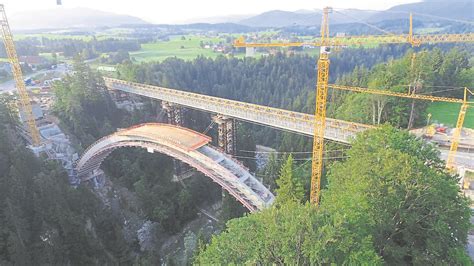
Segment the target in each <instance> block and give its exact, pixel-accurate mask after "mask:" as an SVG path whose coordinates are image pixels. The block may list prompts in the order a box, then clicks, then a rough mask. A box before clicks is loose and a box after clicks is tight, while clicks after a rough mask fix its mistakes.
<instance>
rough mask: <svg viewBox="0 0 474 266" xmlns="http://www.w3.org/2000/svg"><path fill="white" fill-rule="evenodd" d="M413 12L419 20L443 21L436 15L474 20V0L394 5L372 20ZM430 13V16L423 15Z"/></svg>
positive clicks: (387, 18) (437, 0) (391, 18)
mask: <svg viewBox="0 0 474 266" xmlns="http://www.w3.org/2000/svg"><path fill="white" fill-rule="evenodd" d="M409 12H413V13H414V16H415V17H416V19H417V20H422V21H443V20H440V19H439V18H436V17H443V18H449V19H456V20H474V2H473V1H471V0H454V1H439V0H432V1H429V0H428V1H423V2H419V3H412V4H404V5H398V6H394V7H392V8H390V9H388V10H387V12H382V13H378V14H375V15H373V16H372V17H370V18H369V20H368V21H370V22H377V21H382V20H394V19H406V18H407V13H409ZM421 14H429V15H430V16H421Z"/></svg>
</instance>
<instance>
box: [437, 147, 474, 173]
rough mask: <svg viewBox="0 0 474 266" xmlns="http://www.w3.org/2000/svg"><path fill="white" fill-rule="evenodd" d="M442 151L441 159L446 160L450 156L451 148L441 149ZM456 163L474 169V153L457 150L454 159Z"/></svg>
mask: <svg viewBox="0 0 474 266" xmlns="http://www.w3.org/2000/svg"><path fill="white" fill-rule="evenodd" d="M440 152H441V156H440V157H441V159H443V160H446V159H447V158H448V153H449V150H440ZM454 163H455V164H456V165H462V166H464V167H466V168H469V169H474V153H472V152H471V153H468V152H462V151H457V152H456V159H455V161H454Z"/></svg>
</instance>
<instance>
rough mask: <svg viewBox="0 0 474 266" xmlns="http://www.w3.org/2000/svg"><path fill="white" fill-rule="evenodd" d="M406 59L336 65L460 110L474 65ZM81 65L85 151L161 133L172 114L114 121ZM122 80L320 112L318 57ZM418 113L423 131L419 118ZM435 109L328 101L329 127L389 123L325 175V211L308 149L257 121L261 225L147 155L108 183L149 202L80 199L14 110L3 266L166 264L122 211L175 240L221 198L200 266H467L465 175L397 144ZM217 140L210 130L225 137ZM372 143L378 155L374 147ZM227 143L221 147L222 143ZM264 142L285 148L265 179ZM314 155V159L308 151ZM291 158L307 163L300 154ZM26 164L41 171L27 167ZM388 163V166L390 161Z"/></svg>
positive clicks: (247, 129) (225, 64) (180, 69)
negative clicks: (114, 138)
mask: <svg viewBox="0 0 474 266" xmlns="http://www.w3.org/2000/svg"><path fill="white" fill-rule="evenodd" d="M412 54H413V50H412V49H410V48H409V47H406V46H387V47H379V48H373V49H355V50H351V51H344V50H343V51H341V52H339V53H336V54H334V55H333V58H332V62H331V82H332V83H337V84H346V85H353V86H361V87H369V88H374V89H384V90H393V91H402V90H404V89H407V87H406V86H407V85H409V84H412V83H413V82H414V81H416V82H417V84H421V85H420V86H418V88H419V89H420V91H422V92H424V93H435V94H436V95H438V96H449V97H459V96H460V94H459V93H460V90H449V91H439V92H438V91H437V90H438V89H437V88H438V87H437V86H452V87H462V86H472V85H473V74H474V73H473V70H472V68H471V64H470V62H469V51H468V50H466V49H464V48H453V49H451V47H444V48H443V49H431V48H430V49H426V50H420V51H417V57H416V60H415V61H414V62H415V63H414V64H412V61H413V60H412ZM84 59H85V58H80V57H77V58H76V59H75V63H74V70H75V72H74V73H73V74H71V75H69V76H67V77H66V78H64V79H63V80H62V81H61V82H57V83H55V85H54V94H55V102H54V105H53V114H54V115H55V116H57V117H58V118H59V120H60V122H61V124H60V127H61V128H62V129H63V130H64V131H65V132H66V133H67V135H68V136H70V138H71V140H72V142H73V143H74V145H75V148H76V149H77V150H78V152H79V153H81V152H82V151H83V150H84V149H85V148H87V147H88V146H89V145H90V144H92V143H93V142H94V141H96V140H97V139H99V138H100V137H102V136H105V135H108V134H110V133H112V132H114V131H116V130H117V129H118V128H125V127H129V126H131V125H135V124H138V123H143V122H152V121H160V119H162V118H160V115H159V114H160V113H161V107H160V105H159V103H157V102H155V101H152V100H149V99H142V101H143V103H144V107H143V109H141V110H138V109H136V110H133V111H132V112H128V111H124V110H121V109H117V107H116V106H115V104H114V102H113V100H112V97H111V95H110V92H109V91H108V90H107V89H106V88H105V84H104V82H103V79H102V78H101V74H100V73H97V72H95V71H93V70H91V69H90V68H89V67H88V66H87V65H86V64H85V63H84V61H83V60H84ZM117 69H118V73H117V77H118V78H121V79H125V80H131V81H137V82H143V83H147V84H153V85H160V86H165V87H171V88H176V89H181V90H185V91H193V92H198V93H203V94H207V95H213V96H219V97H224V98H229V99H236V100H240V101H246V102H252V103H257V104H264V105H269V106H273V107H279V108H284V109H289V110H294V111H299V112H306V113H312V112H313V110H314V109H313V108H314V107H313V106H314V98H315V97H314V87H315V76H316V75H315V74H316V58H315V57H312V56H308V55H285V54H282V53H277V54H275V55H270V56H268V57H260V58H245V59H237V58H227V57H223V56H221V57H218V58H216V59H209V58H204V57H199V58H197V59H195V60H193V61H183V60H180V59H176V58H169V59H166V60H164V61H163V62H154V63H142V64H134V63H132V62H129V61H127V60H125V62H124V63H123V64H120V65H119V66H118V68H117ZM412 106H413V109H414V112H413V113H414V115H413V119H412V120H413V121H412V122H411V123H412V124H411V125H410V117H409V116H410V115H409V114H410V110H409V108H411V107H412ZM426 107H427V105H426V104H422V103H417V104H416V105H411V102H410V101H407V100H400V99H388V98H384V97H374V96H371V95H364V94H351V93H347V92H339V91H331V92H330V99H329V104H328V114H329V116H330V117H336V118H341V119H346V120H350V121H358V122H363V123H368V124H374V125H382V126H381V127H380V128H379V129H376V130H371V131H367V132H365V133H363V134H361V135H360V136H358V137H357V138H356V139H355V140H354V142H353V143H352V147H347V146H342V145H340V144H335V143H331V142H328V143H327V144H326V147H327V150H334V151H339V150H344V151H343V152H342V153H343V156H341V157H337V158H336V159H334V160H329V161H327V162H326V164H325V171H324V175H325V176H324V180H323V187H324V190H323V193H322V201H321V202H322V203H321V206H320V207H319V208H318V209H315V207H314V206H311V205H309V204H308V203H307V200H308V192H309V178H308V177H309V173H310V172H309V171H310V167H309V164H308V162H309V161H308V157H309V155H308V154H307V153H304V152H309V151H310V150H311V139H310V138H307V137H303V136H299V135H295V134H290V133H282V132H279V131H277V130H274V129H269V128H264V127H261V126H257V125H252V124H248V123H244V122H239V123H237V130H238V132H237V136H238V139H237V145H238V150H237V154H236V158H239V157H241V158H239V159H241V160H242V161H243V163H244V164H245V165H246V166H247V167H248V168H249V169H250V170H251V171H252V172H256V174H257V176H259V177H260V178H262V180H263V182H264V183H265V184H266V185H267V186H269V187H270V188H271V190H272V191H274V192H275V194H276V195H277V201H276V204H275V205H274V206H273V207H271V208H269V209H267V210H265V211H262V212H260V213H257V214H244V213H245V210H244V209H243V207H241V206H239V204H238V203H237V202H236V201H235V200H233V199H231V197H229V196H228V194H227V196H226V197H223V198H222V190H221V189H220V187H218V186H217V185H216V184H214V183H212V182H211V181H210V180H209V179H207V178H205V177H204V176H202V175H197V176H196V177H195V178H193V179H191V180H189V183H188V184H187V186H186V187H183V186H181V184H180V183H173V182H171V177H172V175H173V162H172V159H171V158H169V157H166V156H164V155H158V154H149V153H147V152H146V151H142V150H137V149H123V150H120V151H116V152H114V153H113V154H112V155H111V156H110V157H109V158H108V159H107V160H106V161H105V162H104V164H103V170H104V171H105V173H106V174H107V177H108V178H109V179H110V180H111V182H112V183H113V184H114V186H117V187H119V188H120V189H125V190H127V191H128V192H130V193H131V194H132V195H134V197H136V198H137V199H138V200H137V202H138V203H137V204H136V205H128V204H127V202H122V203H121V204H122V205H121V208H122V211H121V212H119V213H117V212H115V211H113V210H111V209H110V208H109V207H107V206H105V205H104V204H103V202H102V201H101V199H100V198H99V197H98V196H97V195H96V194H95V193H94V192H93V191H94V190H93V189H91V188H90V186H88V185H87V184H83V185H81V186H79V187H78V188H72V187H70V186H69V184H68V183H67V176H66V174H65V171H64V170H63V169H61V167H60V166H59V165H57V164H55V163H53V162H47V161H45V160H44V158H35V157H34V156H33V154H32V153H31V152H29V151H28V150H27V149H26V148H23V147H24V145H23V142H22V141H21V139H20V138H19V135H18V133H16V132H15V125H16V124H17V123H18V121H17V119H16V117H17V116H16V114H15V112H14V111H13V108H12V105H11V99H8V98H2V101H1V103H0V120H1V121H0V122H1V123H0V170H1V171H0V182H1V183H0V190H1V193H0V197H1V199H0V220H1V222H0V224H1V226H0V238H1V241H0V264H2V265H3V264H20V265H24V264H34V263H33V262H36V263H39V264H73V265H84V264H93V265H102V264H137V265H140V264H157V263H159V262H160V257H159V256H158V255H157V254H158V251H157V250H148V251H142V250H141V249H140V245H139V241H138V239H136V238H127V237H126V236H125V235H124V220H125V218H124V216H123V215H122V214H123V213H125V212H136V213H139V214H140V215H141V216H142V217H143V218H144V219H146V220H147V221H151V222H153V223H156V224H157V225H158V226H157V228H158V230H157V232H156V236H157V238H159V239H165V238H166V237H169V236H170V235H172V234H174V233H176V232H179V231H180V230H181V229H182V228H183V227H184V226H185V225H186V224H187V223H188V222H189V221H192V220H193V219H195V218H196V216H197V207H198V205H199V204H213V203H215V202H218V201H220V200H223V201H224V203H223V206H222V209H223V210H222V217H221V218H222V225H221V226H222V233H221V234H219V235H216V236H214V237H212V239H200V241H199V243H198V245H197V248H196V251H195V252H194V258H193V259H192V260H189V263H192V262H194V263H197V264H229V263H233V264H297V265H306V264H328V263H336V264H427V263H428V264H429V263H430V262H433V261H438V262H439V263H440V264H469V262H470V260H469V258H468V257H467V254H466V252H465V250H464V246H465V244H466V241H467V232H468V231H469V229H470V222H469V218H470V209H469V207H468V206H469V201H468V200H467V198H465V197H464V196H462V195H461V194H460V193H459V187H458V186H457V177H456V176H452V175H451V174H449V173H447V172H446V171H445V170H444V166H443V163H442V162H441V161H440V159H439V158H438V152H437V151H436V150H435V148H434V147H433V146H431V145H429V144H427V143H425V142H424V141H422V140H419V139H416V138H415V137H413V136H411V135H410V134H409V133H408V132H407V131H405V130H400V129H405V128H408V127H410V126H418V125H420V124H423V123H424V116H425V112H426ZM185 114H186V115H185V120H186V121H185V126H186V127H190V128H192V129H194V130H196V131H199V132H203V131H204V130H205V129H206V128H207V127H208V126H209V124H210V115H209V114H204V113H202V112H198V111H194V110H186V111H185ZM216 134H217V130H216V129H215V128H213V129H211V130H210V131H209V135H210V136H212V137H213V139H216V138H215V136H216ZM367 143H370V145H367ZM214 144H215V143H214ZM256 144H259V145H265V146H269V147H273V148H275V149H276V150H277V151H278V153H277V155H276V156H271V157H270V160H269V162H268V163H267V165H266V166H265V167H264V168H263V169H257V166H256V160H255V149H256ZM299 152H302V153H299ZM291 153H294V154H293V155H291ZM26 162H28V163H26ZM381 162H383V163H381Z"/></svg>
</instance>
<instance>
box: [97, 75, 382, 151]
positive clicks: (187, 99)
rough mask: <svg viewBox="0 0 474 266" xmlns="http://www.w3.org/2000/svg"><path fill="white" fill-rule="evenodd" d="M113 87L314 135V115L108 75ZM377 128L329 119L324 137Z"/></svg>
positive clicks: (344, 138) (335, 138) (343, 138)
mask: <svg viewBox="0 0 474 266" xmlns="http://www.w3.org/2000/svg"><path fill="white" fill-rule="evenodd" d="M104 80H105V84H106V86H107V87H108V88H109V89H113V90H119V91H123V92H128V93H132V94H137V95H141V96H145V97H149V98H153V99H157V100H161V101H164V102H168V103H173V104H177V105H179V106H184V107H188V108H193V109H197V110H201V111H205V112H210V113H214V114H220V115H223V116H226V117H230V118H235V119H239V120H244V121H248V122H252V123H256V124H260V125H265V126H270V127H274V128H277V129H282V130H286V131H289V132H293V133H299V134H303V135H307V136H313V132H314V115H311V114H305V113H299V112H292V111H288V110H284V109H279V108H273V107H268V106H263V105H257V104H251V103H245V102H239V101H234V100H228V99H223V98H218V97H213V96H207V95H202V94H197V93H192V92H185V91H180V90H174V89H169V88H163V87H159V86H152V85H146V84H141V83H135V82H128V81H124V80H119V79H112V78H104ZM370 128H374V126H371V125H364V124H359V123H353V122H347V121H343V120H338V119H331V118H327V121H326V130H325V135H324V137H325V138H326V139H329V140H333V141H337V142H342V143H349V142H350V140H351V138H354V137H355V136H356V134H357V133H359V132H362V131H365V130H367V129H370Z"/></svg>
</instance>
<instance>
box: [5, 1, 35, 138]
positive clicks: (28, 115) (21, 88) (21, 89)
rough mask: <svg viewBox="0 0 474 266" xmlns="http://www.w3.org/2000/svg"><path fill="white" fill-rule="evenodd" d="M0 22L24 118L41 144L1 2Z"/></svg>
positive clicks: (33, 135) (31, 133) (31, 132)
mask: <svg viewBox="0 0 474 266" xmlns="http://www.w3.org/2000/svg"><path fill="white" fill-rule="evenodd" d="M0 16H1V17H0V20H1V21H0V24H1V27H2V35H3V43H4V44H5V50H6V52H7V56H8V60H9V61H10V64H11V66H12V73H13V78H14V79H15V84H16V88H17V90H18V95H19V97H20V106H21V109H22V110H23V113H24V116H25V117H24V119H25V120H26V123H27V125H28V128H29V131H30V135H31V139H32V142H33V146H39V145H40V144H41V140H40V134H39V131H38V128H37V127H36V123H35V118H34V115H33V109H32V107H31V103H30V97H29V95H28V92H27V91H26V86H25V81H24V80H23V74H22V72H21V67H20V63H19V61H18V56H17V54H16V50H15V44H14V42H13V36H12V33H11V31H10V26H9V25H8V20H7V15H6V13H5V7H4V6H3V4H0Z"/></svg>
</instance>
